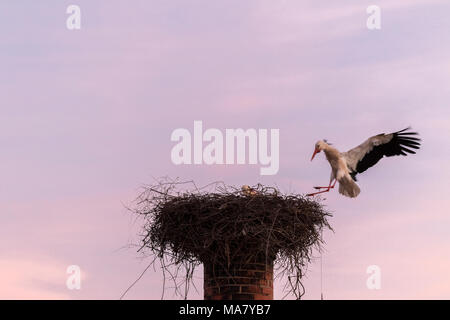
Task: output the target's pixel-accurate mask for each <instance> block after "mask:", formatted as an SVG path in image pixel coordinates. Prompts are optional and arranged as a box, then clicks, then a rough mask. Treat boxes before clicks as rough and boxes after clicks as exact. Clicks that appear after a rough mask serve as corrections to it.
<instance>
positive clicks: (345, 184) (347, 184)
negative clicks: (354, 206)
mask: <svg viewBox="0 0 450 320" xmlns="http://www.w3.org/2000/svg"><path fill="white" fill-rule="evenodd" d="M360 192H361V189H359V187H358V185H357V184H356V183H355V181H354V180H353V179H352V177H351V176H350V175H349V174H346V175H345V176H344V177H342V178H341V179H340V180H339V193H340V194H342V195H344V196H346V197H350V198H355V197H357V196H358V194H359V193H360Z"/></svg>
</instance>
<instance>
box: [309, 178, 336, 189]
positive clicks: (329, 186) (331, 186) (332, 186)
mask: <svg viewBox="0 0 450 320" xmlns="http://www.w3.org/2000/svg"><path fill="white" fill-rule="evenodd" d="M336 181H337V180H336V179H334V183H333V185H331V182H333V181H330V184H329V185H328V187H314V189H317V190H320V189H330V188H331V189H333V188H334V185H335V184H336Z"/></svg>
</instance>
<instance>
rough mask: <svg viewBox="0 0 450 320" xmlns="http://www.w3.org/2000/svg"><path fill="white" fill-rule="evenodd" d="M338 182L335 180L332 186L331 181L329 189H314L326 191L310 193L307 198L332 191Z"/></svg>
mask: <svg viewBox="0 0 450 320" xmlns="http://www.w3.org/2000/svg"><path fill="white" fill-rule="evenodd" d="M336 181H337V180H334V183H333V185H331V181H330V185H329V186H328V187H314V188H316V189H326V190H323V191H319V192H314V193H309V194H307V195H306V196H307V197H312V196H315V195H316V194H319V193H325V192H329V191H330V190H331V189H333V188H334V186H335V185H336Z"/></svg>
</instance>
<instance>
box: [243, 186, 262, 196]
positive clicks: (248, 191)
mask: <svg viewBox="0 0 450 320" xmlns="http://www.w3.org/2000/svg"><path fill="white" fill-rule="evenodd" d="M241 190H242V193H243V194H245V195H246V196H254V195H257V194H258V191H256V190H255V189H253V188H252V187H250V186H248V185H246V184H245V185H243V186H242V187H241Z"/></svg>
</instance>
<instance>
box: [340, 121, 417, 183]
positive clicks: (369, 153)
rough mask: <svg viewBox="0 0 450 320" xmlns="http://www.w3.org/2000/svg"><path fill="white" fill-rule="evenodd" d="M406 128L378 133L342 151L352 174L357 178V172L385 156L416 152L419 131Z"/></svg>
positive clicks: (362, 170)
mask: <svg viewBox="0 0 450 320" xmlns="http://www.w3.org/2000/svg"><path fill="white" fill-rule="evenodd" d="M409 129H411V128H406V129H403V130H401V131H397V132H394V133H390V134H384V133H382V134H378V135H376V136H373V137H371V138H369V139H367V140H366V141H364V142H363V143H362V144H360V145H359V146H357V147H356V148H353V149H351V150H349V151H347V152H344V153H342V155H343V156H344V158H345V160H346V162H347V166H348V168H349V169H350V174H351V176H352V178H353V179H354V180H356V177H355V176H356V174H358V173H362V172H364V171H366V170H367V169H368V168H370V167H372V166H374V165H375V164H376V163H377V162H378V161H380V159H381V158H383V157H384V156H386V157H392V156H399V155H402V156H406V155H408V154H409V153H416V152H415V151H414V150H413V149H419V147H420V139H419V138H416V137H415V136H417V135H418V133H417V132H408V130H409Z"/></svg>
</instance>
